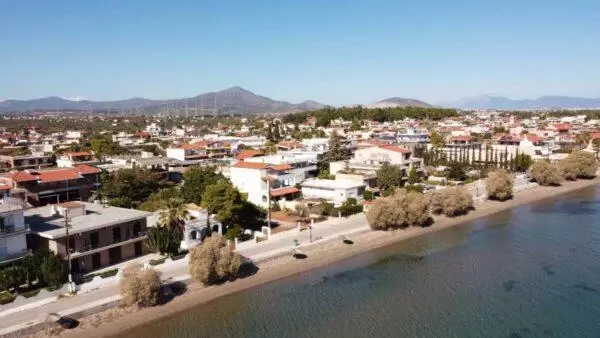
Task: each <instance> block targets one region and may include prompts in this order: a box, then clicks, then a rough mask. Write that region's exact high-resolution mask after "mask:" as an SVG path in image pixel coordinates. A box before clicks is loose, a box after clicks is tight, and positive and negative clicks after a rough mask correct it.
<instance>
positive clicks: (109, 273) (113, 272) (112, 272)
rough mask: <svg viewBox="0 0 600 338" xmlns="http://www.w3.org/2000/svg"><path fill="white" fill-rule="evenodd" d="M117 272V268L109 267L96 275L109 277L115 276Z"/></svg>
mask: <svg viewBox="0 0 600 338" xmlns="http://www.w3.org/2000/svg"><path fill="white" fill-rule="evenodd" d="M117 273H119V269H110V270H106V271H104V272H101V273H99V274H97V275H96V276H100V277H101V278H109V277H112V276H115V275H116V274H117Z"/></svg>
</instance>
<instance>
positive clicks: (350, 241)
mask: <svg viewBox="0 0 600 338" xmlns="http://www.w3.org/2000/svg"><path fill="white" fill-rule="evenodd" d="M342 242H343V243H344V244H348V245H351V244H354V241H353V240H351V239H345V240H343V241H342Z"/></svg>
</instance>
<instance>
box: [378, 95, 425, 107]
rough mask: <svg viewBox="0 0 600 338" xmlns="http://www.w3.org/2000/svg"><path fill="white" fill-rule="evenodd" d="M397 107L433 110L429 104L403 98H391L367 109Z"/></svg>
mask: <svg viewBox="0 0 600 338" xmlns="http://www.w3.org/2000/svg"><path fill="white" fill-rule="evenodd" d="M397 107H421V108H431V107H433V106H432V105H430V104H429V103H427V102H423V101H419V100H415V99H406V98H403V97H390V98H387V99H385V100H381V101H379V102H375V103H373V104H369V105H366V108H397Z"/></svg>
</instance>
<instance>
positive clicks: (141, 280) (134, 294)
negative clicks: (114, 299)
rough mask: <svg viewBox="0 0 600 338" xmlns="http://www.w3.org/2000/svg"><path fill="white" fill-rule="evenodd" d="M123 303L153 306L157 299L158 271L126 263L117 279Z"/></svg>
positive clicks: (158, 288) (158, 286) (158, 289)
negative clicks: (118, 279) (119, 277)
mask: <svg viewBox="0 0 600 338" xmlns="http://www.w3.org/2000/svg"><path fill="white" fill-rule="evenodd" d="M119 290H120V292H121V296H122V297H123V300H122V301H123V305H126V306H130V305H138V306H154V305H156V304H157V303H158V300H159V291H160V273H159V272H157V271H156V270H154V269H152V268H140V267H139V266H135V265H128V266H126V267H125V268H124V269H123V272H122V275H121V279H120V281H119Z"/></svg>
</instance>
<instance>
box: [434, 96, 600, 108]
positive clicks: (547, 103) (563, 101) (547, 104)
mask: <svg viewBox="0 0 600 338" xmlns="http://www.w3.org/2000/svg"><path fill="white" fill-rule="evenodd" d="M440 105H441V106H443V107H452V108H459V109H504V110H521V109H556V108H600V99H590V98H583V97H572V96H541V97H538V98H537V99H524V100H513V99H509V98H507V97H503V96H492V95H482V96H477V97H472V98H468V99H462V100H458V101H454V102H446V103H442V104H440Z"/></svg>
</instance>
